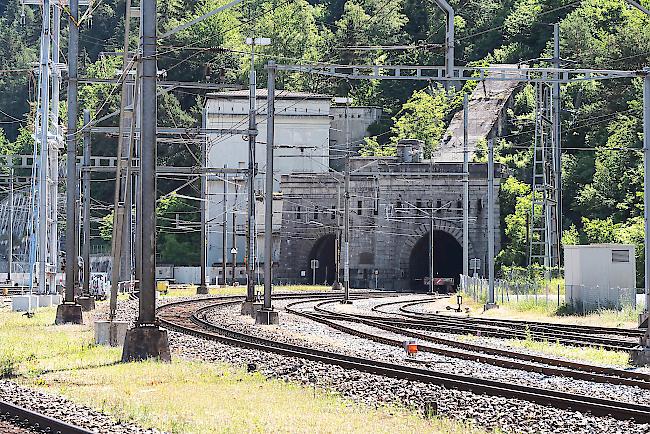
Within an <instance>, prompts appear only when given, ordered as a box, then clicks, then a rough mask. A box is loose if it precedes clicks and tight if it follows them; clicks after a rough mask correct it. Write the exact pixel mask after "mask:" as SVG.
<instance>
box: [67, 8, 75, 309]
mask: <svg viewBox="0 0 650 434" xmlns="http://www.w3.org/2000/svg"><path fill="white" fill-rule="evenodd" d="M70 10H71V12H72V13H73V14H75V13H76V14H77V15H78V14H79V1H78V0H72V1H71V2H70ZM71 15H72V14H71ZM75 20H76V18H75ZM78 57H79V28H78V27H77V25H76V24H75V22H74V21H73V19H72V17H71V18H70V35H69V39H68V133H67V152H66V155H67V166H66V169H67V178H68V179H67V180H66V204H67V206H66V214H67V220H68V221H67V224H66V225H65V257H66V269H65V299H64V301H65V302H66V303H72V302H74V299H75V283H76V282H75V280H76V276H77V273H76V268H77V256H78V255H77V248H76V247H77V228H76V224H75V220H76V218H75V217H76V215H77V213H76V210H75V199H76V198H75V190H76V188H77V170H76V166H77V140H76V135H77V118H78V117H79V108H78V105H77V75H78V70H79V68H78V64H77V61H78Z"/></svg>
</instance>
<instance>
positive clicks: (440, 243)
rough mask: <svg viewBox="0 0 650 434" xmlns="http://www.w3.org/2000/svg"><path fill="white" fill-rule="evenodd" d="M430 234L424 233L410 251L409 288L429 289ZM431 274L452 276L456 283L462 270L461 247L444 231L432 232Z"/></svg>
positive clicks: (417, 289)
mask: <svg viewBox="0 0 650 434" xmlns="http://www.w3.org/2000/svg"><path fill="white" fill-rule="evenodd" d="M430 246H431V244H430V235H429V234H426V235H424V236H423V237H422V238H420V239H419V240H418V242H417V243H415V246H413V250H412V251H411V258H410V263H409V273H410V274H409V275H410V277H411V290H412V291H418V292H426V291H428V290H429V286H428V282H429V275H430V271H429V268H430V265H429V263H430V260H429V258H430V256H429V254H430V253H431V248H430ZM433 248H434V251H433V274H434V277H452V278H453V279H454V285H458V283H459V279H460V274H461V273H462V272H463V248H462V247H461V245H460V244H459V243H458V241H456V239H455V238H454V237H453V236H452V235H450V234H448V233H447V232H444V231H434V232H433Z"/></svg>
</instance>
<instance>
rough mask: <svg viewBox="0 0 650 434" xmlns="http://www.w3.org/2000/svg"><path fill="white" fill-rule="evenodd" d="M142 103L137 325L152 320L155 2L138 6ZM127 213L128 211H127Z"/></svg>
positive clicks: (153, 315)
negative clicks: (139, 16) (140, 251)
mask: <svg viewBox="0 0 650 434" xmlns="http://www.w3.org/2000/svg"><path fill="white" fill-rule="evenodd" d="M141 8H142V10H141V29H142V30H141V32H142V41H141V47H142V78H141V80H140V85H141V94H142V103H141V104H140V106H141V108H142V116H141V117H140V119H141V123H140V124H141V125H140V130H141V133H140V143H141V154H140V188H141V190H142V203H141V208H142V221H141V222H140V224H141V227H142V281H141V282H140V312H139V317H138V323H139V324H154V322H155V319H156V313H155V310H156V120H157V107H156V78H157V77H156V74H157V72H158V71H157V62H156V28H157V26H156V22H157V20H156V18H157V17H156V0H143V1H142V4H141ZM129 212H130V210H129Z"/></svg>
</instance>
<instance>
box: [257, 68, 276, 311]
mask: <svg viewBox="0 0 650 434" xmlns="http://www.w3.org/2000/svg"><path fill="white" fill-rule="evenodd" d="M275 74H276V69H275V62H273V61H269V63H268V97H267V114H266V116H267V120H266V191H265V204H264V205H265V210H264V307H263V310H264V311H266V312H262V311H260V312H258V317H257V320H256V322H258V323H266V324H269V323H272V322H274V321H272V320H271V315H270V314H269V313H268V312H269V311H271V310H272V309H273V308H272V306H271V290H272V285H273V274H272V273H273V146H274V144H275ZM264 318H266V321H264ZM275 318H276V319H277V313H276V315H275ZM276 322H277V321H276Z"/></svg>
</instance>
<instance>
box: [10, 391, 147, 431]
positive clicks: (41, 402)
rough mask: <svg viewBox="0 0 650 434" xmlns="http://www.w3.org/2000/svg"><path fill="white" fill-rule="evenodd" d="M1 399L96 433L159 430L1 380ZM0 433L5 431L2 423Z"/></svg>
mask: <svg viewBox="0 0 650 434" xmlns="http://www.w3.org/2000/svg"><path fill="white" fill-rule="evenodd" d="M0 399H2V400H3V401H7V402H10V403H12V404H15V405H19V406H21V407H25V408H27V409H29V410H32V411H36V412H39V413H42V414H45V415H47V416H49V417H53V418H55V419H59V420H62V421H64V422H67V423H69V424H72V425H78V426H80V427H82V428H86V429H88V430H90V431H94V432H96V433H106V434H157V433H160V431H158V430H150V429H144V428H140V427H138V426H135V425H133V424H129V423H121V422H117V421H115V420H114V419H112V418H111V417H110V416H107V415H105V414H102V413H99V412H97V411H95V410H92V409H90V408H88V407H85V406H82V405H79V404H74V403H72V402H70V401H68V400H67V399H65V398H63V397H61V396H57V395H50V394H47V393H43V392H40V391H38V390H34V389H31V388H27V387H22V386H19V385H18V384H16V383H14V382H12V381H7V380H0ZM0 432H2V433H4V432H7V431H4V430H3V429H2V426H0Z"/></svg>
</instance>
